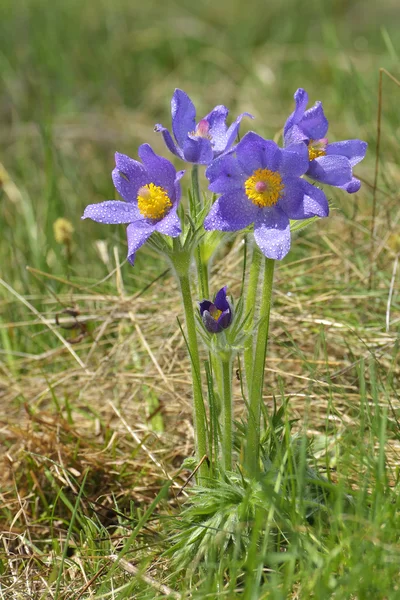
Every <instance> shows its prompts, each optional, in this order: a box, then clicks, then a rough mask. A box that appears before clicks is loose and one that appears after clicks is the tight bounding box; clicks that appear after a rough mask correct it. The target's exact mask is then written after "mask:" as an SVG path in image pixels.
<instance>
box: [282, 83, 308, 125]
mask: <svg viewBox="0 0 400 600" xmlns="http://www.w3.org/2000/svg"><path fill="white" fill-rule="evenodd" d="M294 101H295V103H296V108H295V109H294V111H293V112H292V114H291V115H290V117H289V118H288V119H287V121H286V123H285V127H284V129H283V133H284V135H285V136H286V134H287V132H288V131H289V129H291V128H292V127H293V126H294V125H296V124H297V123H299V121H301V119H302V117H303V115H304V113H305V110H306V107H307V104H308V94H307V92H306V90H303V88H299V89H298V90H296V92H295V94H294Z"/></svg>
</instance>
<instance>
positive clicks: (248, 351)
mask: <svg viewBox="0 0 400 600" xmlns="http://www.w3.org/2000/svg"><path fill="white" fill-rule="evenodd" d="M261 258H262V254H261V252H260V250H259V249H258V246H254V248H253V257H252V261H251V265H250V273H249V280H248V285H247V294H246V305H245V315H249V317H248V321H247V324H246V333H249V332H250V331H251V330H252V328H253V323H254V313H255V303H256V297H257V286H258V280H259V277H260V270H261ZM244 368H245V373H246V381H247V386H248V389H249V390H250V386H251V381H252V378H253V336H249V339H248V340H247V341H246V345H245V348H244Z"/></svg>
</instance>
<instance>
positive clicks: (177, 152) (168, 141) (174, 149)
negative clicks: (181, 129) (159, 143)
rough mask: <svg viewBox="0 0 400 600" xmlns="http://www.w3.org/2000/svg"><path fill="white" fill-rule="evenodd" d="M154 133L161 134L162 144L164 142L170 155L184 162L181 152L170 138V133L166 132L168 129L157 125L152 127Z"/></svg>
mask: <svg viewBox="0 0 400 600" xmlns="http://www.w3.org/2000/svg"><path fill="white" fill-rule="evenodd" d="M154 131H156V132H157V133H159V132H161V133H162V136H163V138H164V142H165V144H166V146H167V148H168V150H169V151H170V152H172V154H175V156H178V157H179V158H181V159H182V160H185V159H184V156H183V152H182V150H181V149H180V148H179V147H178V146H177V145H176V144H175V142H174V140H173V139H172V136H171V134H170V132H169V131H168V129H167V128H166V127H163V126H162V125H160V124H157V125H156V126H155V127H154Z"/></svg>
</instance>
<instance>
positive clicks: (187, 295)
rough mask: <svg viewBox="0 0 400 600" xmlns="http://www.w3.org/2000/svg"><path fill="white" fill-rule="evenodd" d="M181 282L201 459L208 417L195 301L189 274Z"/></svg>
mask: <svg viewBox="0 0 400 600" xmlns="http://www.w3.org/2000/svg"><path fill="white" fill-rule="evenodd" d="M178 277H179V284H180V288H181V293H182V300H183V306H184V309H185V317H186V329H187V338H188V339H187V342H188V346H189V352H190V362H191V366H192V380H193V406H194V424H195V432H196V433H195V435H196V454H197V459H198V460H199V461H200V460H201V459H202V458H203V456H204V455H207V417H206V411H205V407H204V400H203V393H202V388H201V374H200V357H199V348H198V344H197V334H196V323H195V319H194V312H193V301H192V294H191V290H190V281H189V276H188V274H187V273H186V274H182V273H179V274H178ZM207 471H208V468H207V464H206V462H203V464H202V466H201V467H200V469H199V482H200V479H201V478H204V477H206V476H207Z"/></svg>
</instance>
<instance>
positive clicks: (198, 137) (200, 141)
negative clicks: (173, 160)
mask: <svg viewBox="0 0 400 600" xmlns="http://www.w3.org/2000/svg"><path fill="white" fill-rule="evenodd" d="M228 112H229V111H228V109H227V108H226V107H225V106H222V105H219V106H216V107H215V108H214V109H213V110H212V111H211V112H210V113H209V114H208V115H207V116H205V117H204V118H203V119H200V121H198V122H197V123H196V109H195V107H194V104H193V102H192V101H191V99H190V98H189V96H188V95H187V94H185V92H183V91H182V90H179V89H176V90H175V92H174V95H173V96H172V101H171V114H172V131H173V134H174V137H175V140H176V143H175V142H174V140H173V138H172V136H171V134H170V132H169V131H168V129H166V128H165V127H163V126H162V125H159V124H157V125H156V126H155V128H154V129H155V131H160V132H161V133H162V135H163V137H164V140H165V143H166V145H167V147H168V149H169V150H170V151H171V152H172V153H173V154H175V155H176V156H179V158H181V159H182V160H185V161H187V162H191V163H195V164H201V165H208V164H210V162H211V161H212V160H213V158H215V157H216V156H218V155H220V154H222V153H223V152H226V151H227V150H229V149H230V148H231V147H232V145H233V143H234V141H235V139H236V136H237V133H238V130H239V125H240V121H241V120H242V119H243V117H244V116H247V117H251V118H253V117H252V115H250V114H249V113H243V114H241V115H239V117H238V118H237V119H236V121H234V122H233V123H232V125H231V126H230V127H229V128H228V127H227V125H226V118H227V116H228Z"/></svg>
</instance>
